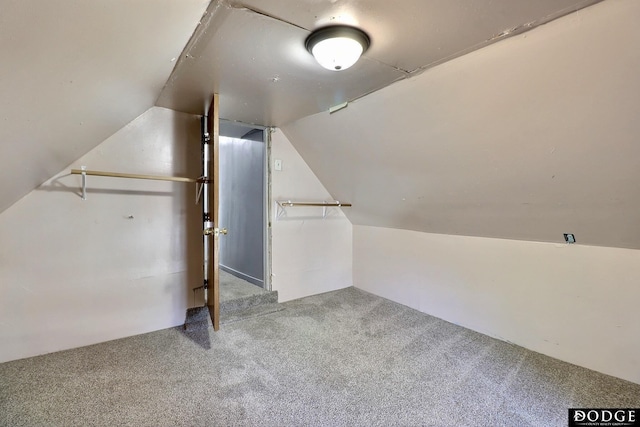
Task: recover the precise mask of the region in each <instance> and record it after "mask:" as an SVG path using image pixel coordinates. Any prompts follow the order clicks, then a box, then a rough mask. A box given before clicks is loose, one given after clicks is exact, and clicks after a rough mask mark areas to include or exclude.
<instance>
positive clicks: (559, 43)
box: [0, 0, 640, 248]
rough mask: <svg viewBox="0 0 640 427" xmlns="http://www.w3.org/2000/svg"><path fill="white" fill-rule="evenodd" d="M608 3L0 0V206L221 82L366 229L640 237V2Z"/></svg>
mask: <svg viewBox="0 0 640 427" xmlns="http://www.w3.org/2000/svg"><path fill="white" fill-rule="evenodd" d="M598 2H599V1H598V0H537V1H531V0H477V1H473V2H471V1H467V0H405V1H401V2H391V1H388V0H327V1H321V0H246V1H237V2H236V1H233V0H220V1H215V0H214V1H213V2H211V3H209V2H208V1H205V0H135V1H131V0H90V1H89V0H87V1H79V0H49V1H37V0H0V10H1V11H2V13H1V14H0V52H2V55H3V60H2V62H1V65H0V93H2V95H3V96H2V100H1V101H0V123H2V126H0V212H1V211H2V210H4V209H6V208H7V207H8V206H10V205H11V204H13V203H14V202H16V201H17V200H18V199H19V198H20V197H22V196H23V195H25V194H27V193H28V192H29V191H31V190H32V189H33V188H35V187H37V186H38V185H39V184H40V183H42V182H44V181H45V180H46V179H48V178H50V177H51V176H53V175H54V174H55V173H57V172H59V171H60V170H62V169H63V168H64V167H65V166H66V165H68V164H70V163H71V162H73V161H74V160H75V159H77V158H79V157H80V156H81V155H82V154H84V153H86V152H87V151H89V150H90V149H92V148H93V147H95V146H96V145H97V144H99V143H100V142H102V141H103V140H105V139H106V138H107V137H109V136H110V135H112V134H113V133H115V132H116V131H117V130H118V129H120V128H121V127H123V126H124V125H125V124H126V123H128V122H130V121H131V120H133V119H134V118H135V117H137V116H138V115H140V114H142V113H143V112H144V111H145V110H147V109H148V108H149V107H151V106H152V105H154V103H155V104H156V105H159V106H164V107H168V108H172V109H175V110H178V111H184V112H188V113H193V114H202V113H203V112H204V111H206V109H207V103H208V100H209V99H210V98H211V93H212V92H218V93H220V107H221V117H222V118H224V119H228V120H231V121H240V122H245V123H253V124H260V125H268V126H273V125H275V126H281V127H282V128H283V130H284V131H285V133H286V134H287V135H288V136H289V137H290V139H291V142H292V143H293V144H294V146H295V147H296V149H298V151H299V152H300V153H301V154H302V155H303V157H304V158H305V160H306V161H307V162H308V163H309V165H310V166H311V167H312V169H313V170H314V172H315V173H316V174H317V175H318V176H319V177H320V178H321V180H322V182H323V184H324V185H325V186H326V187H327V188H328V189H329V190H330V192H331V193H332V194H333V195H334V196H335V197H338V198H339V199H340V200H344V201H349V202H353V203H354V207H353V209H352V210H351V211H349V212H348V214H349V216H350V219H351V220H352V221H353V222H354V223H356V224H370V225H377V226H388V227H396V228H405V229H413V230H420V231H428V232H436V233H451V234H465V235H476V236H490V237H505V238H516V239H527V240H542V241H559V236H561V232H575V233H576V234H577V238H578V242H579V243H587V244H596V245H606V246H618V247H631V248H640V231H639V230H640V228H638V227H637V226H636V225H635V224H634V223H633V218H635V217H636V216H637V215H636V214H637V212H638V211H639V210H640V201H638V194H640V190H639V189H638V185H637V184H636V183H637V182H640V179H639V178H640V177H638V172H637V171H638V170H640V164H638V160H637V159H639V158H640V152H638V151H637V150H638V148H637V147H638V144H636V139H637V138H636V136H637V135H640V129H639V128H638V123H640V122H639V121H638V120H637V118H636V117H635V116H636V112H637V111H638V110H640V105H639V104H638V102H637V96H635V94H637V93H640V87H638V83H637V82H638V79H637V75H640V57H639V55H640V54H638V53H637V52H638V49H624V46H637V45H638V44H640V30H637V28H638V27H637V25H636V24H635V17H637V16H638V15H639V14H640V10H639V9H638V7H639V6H636V5H637V4H640V3H637V2H636V0H607V1H602V2H601V3H600V4H598V5H596V6H593V7H589V8H586V9H584V10H582V8H585V7H586V6H588V5H591V4H593V3H598ZM576 10H580V12H578V13H571V12H572V11H576ZM205 11H206V13H205ZM203 13H204V15H203ZM567 14H569V15H567ZM560 16H564V18H561V19H556V18H558V17H560ZM551 21H553V22H551ZM547 22H549V23H548V24H546V25H541V24H544V23H547ZM334 23H345V24H351V25H357V26H358V27H360V28H362V29H364V30H365V31H367V32H368V34H369V35H370V37H371V40H372V45H371V48H370V50H369V51H367V52H366V54H365V55H364V57H363V58H362V60H361V61H359V62H358V63H357V64H356V65H355V66H354V67H352V68H350V69H348V70H345V71H343V72H338V73H336V72H332V71H327V70H324V69H323V68H321V67H320V66H319V65H317V64H316V63H315V61H314V60H313V58H312V57H311V56H310V55H309V54H308V53H307V52H306V50H305V49H304V40H305V39H306V37H307V36H308V34H309V33H310V31H311V30H313V29H315V28H318V27H321V26H325V25H328V24H334ZM534 28H535V30H534V31H531V32H526V31H527V30H530V29H534ZM194 30H195V31H194ZM514 35H515V37H512V36H514ZM503 39H507V40H503ZM498 40H503V41H502V42H500V43H496V44H493V43H494V42H496V41H498ZM489 45H490V46H489ZM482 47H486V49H482V50H478V49H480V48H482ZM181 52H182V53H181ZM438 64H440V65H439V66H438V67H434V65H438ZM172 70H173V71H172ZM407 77H411V78H410V79H406V78H407ZM399 80H402V82H398V81H399ZM394 82H398V83H396V84H393V85H391V83H394ZM382 88H384V89H382ZM381 89H382V90H381ZM367 94H370V95H369V96H365V95H367ZM344 101H352V102H351V103H350V104H349V107H347V108H346V109H345V110H341V111H339V112H337V113H335V114H333V115H328V114H327V113H326V110H327V109H328V108H329V107H331V106H334V105H337V104H340V103H342V102H344Z"/></svg>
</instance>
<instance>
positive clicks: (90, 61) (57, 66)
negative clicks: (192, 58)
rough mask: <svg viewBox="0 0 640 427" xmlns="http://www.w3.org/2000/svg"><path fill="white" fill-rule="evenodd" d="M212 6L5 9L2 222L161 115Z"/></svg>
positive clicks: (20, 5)
mask: <svg viewBox="0 0 640 427" xmlns="http://www.w3.org/2000/svg"><path fill="white" fill-rule="evenodd" d="M208 3H209V2H208V0H180V1H176V0H134V1H132V0H86V1H79V0H46V1H42V0H0V53H1V54H2V60H1V61H0V94H2V98H1V100H0V212H2V211H3V210H4V209H6V208H7V207H9V206H11V205H12V204H13V203H15V202H16V201H17V200H18V199H20V198H21V197H22V196H24V195H25V194H27V193H28V192H29V191H31V190H33V189H34V188H35V187H37V186H38V185H39V184H41V183H42V182H44V181H45V180H47V179H49V178H50V177H52V176H53V175H54V174H56V173H58V172H59V171H60V170H62V169H63V168H64V167H65V166H67V165H69V164H70V163H71V162H72V161H74V160H75V159H77V158H79V157H80V156H81V155H83V154H84V153H86V152H88V151H89V150H90V149H92V148H93V147H95V146H96V145H98V144H99V143H100V142H102V141H104V140H105V139H106V138H107V137H109V136H110V135H112V134H113V133H115V132H116V131H117V130H118V129H120V128H121V127H123V126H124V125H125V124H127V123H128V122H130V121H131V120H133V119H134V118H136V117H137V116H138V115H140V114H142V113H143V112H144V111H146V110H147V109H148V108H150V107H151V106H153V104H154V103H155V101H156V99H157V97H158V95H159V93H160V91H161V90H162V87H163V85H164V84H165V82H166V80H167V78H168V77H169V75H170V73H171V70H172V69H173V67H174V65H175V59H177V57H178V56H179V55H180V52H181V51H182V49H183V48H184V46H185V44H186V43H187V41H188V40H189V37H190V36H191V34H192V33H193V30H194V28H195V26H196V23H197V22H198V20H199V19H200V17H201V16H202V14H203V12H204V11H205V10H206V7H207V5H208Z"/></svg>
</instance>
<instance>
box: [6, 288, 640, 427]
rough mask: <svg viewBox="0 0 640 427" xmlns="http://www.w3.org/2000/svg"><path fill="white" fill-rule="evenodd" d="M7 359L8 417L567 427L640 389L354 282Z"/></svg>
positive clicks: (109, 422) (634, 401)
mask: <svg viewBox="0 0 640 427" xmlns="http://www.w3.org/2000/svg"><path fill="white" fill-rule="evenodd" d="M284 306H285V310H283V311H280V312H277V313H273V314H269V315H265V316H262V317H258V318H253V319H249V320H246V321H241V322H236V323H232V324H229V325H226V326H225V327H223V329H222V330H221V331H220V332H218V333H213V331H212V330H211V329H209V330H204V331H197V332H194V333H192V334H191V335H188V334H186V333H184V332H183V331H182V330H181V328H175V329H168V330H163V331H159V332H154V333H150V334H145V335H139V336H136V337H131V338H125V339H121V340H116V341H112V342H108V343H103V344H98V345H94V346H90V347H84V348H79V349H75V350H69V351H64V352H59V353H54V354H50V355H46V356H40V357H35V358H31V359H25V360H20V361H15V362H9V363H4V364H1V365H0V425H2V426H89V425H91V426H94V425H95V426H198V425H201V426H429V425H430V426H465V425H467V426H517V427H522V426H529V425H531V426H545V427H546V426H566V425H567V408H569V407H640V385H637V384H632V383H629V382H625V381H622V380H619V379H616V378H612V377H609V376H606V375H602V374H598V373H596V372H593V371H589V370H586V369H583V368H579V367H577V366H574V365H570V364H568V363H564V362H560V361H558V360H554V359H551V358H549V357H546V356H542V355H540V354H537V353H533V352H530V351H527V350H525V349H523V348H520V347H517V346H514V345H510V344H508V343H505V342H501V341H498V340H495V339H492V338H489V337H487V336H484V335H481V334H478V333H475V332H472V331H470V330H468V329H465V328H462V327H459V326H456V325H453V324H450V323H447V322H444V321H442V320H439V319H437V318H434V317H430V316H427V315H424V314H421V313H419V312H417V311H414V310H411V309H409V308H407V307H404V306H401V305H398V304H395V303H392V302H390V301H387V300H385V299H382V298H379V297H376V296H373V295H370V294H367V293H365V292H362V291H359V290H357V289H354V288H348V289H344V290H341V291H336V292H331V293H328V294H323V295H318V296H313V297H309V298H304V299H301V300H297V301H292V302H288V303H285V304H284Z"/></svg>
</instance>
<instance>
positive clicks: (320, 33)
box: [305, 25, 370, 71]
mask: <svg viewBox="0 0 640 427" xmlns="http://www.w3.org/2000/svg"><path fill="white" fill-rule="evenodd" d="M369 44H370V40H369V36H367V34H366V33H365V32H364V31H362V30H359V29H357V28H354V27H348V26H345V25H334V26H331V27H324V28H320V29H318V30H316V31H314V32H313V33H311V34H310V35H309V37H307V40H306V42H305V46H306V48H307V50H308V51H309V52H311V54H312V55H313V56H314V58H316V61H318V63H319V64H320V65H322V66H323V67H324V68H326V69H327V70H331V71H341V70H346V69H347V68H349V67H351V66H352V65H353V64H355V63H356V62H357V61H358V59H359V58H360V55H362V54H363V53H364V52H365V51H366V50H367V48H368V47H369Z"/></svg>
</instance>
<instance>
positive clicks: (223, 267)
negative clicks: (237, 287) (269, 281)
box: [219, 264, 264, 289]
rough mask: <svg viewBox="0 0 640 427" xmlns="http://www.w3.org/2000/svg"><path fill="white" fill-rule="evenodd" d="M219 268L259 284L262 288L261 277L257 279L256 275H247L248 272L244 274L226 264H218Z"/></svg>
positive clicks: (262, 281)
mask: <svg viewBox="0 0 640 427" xmlns="http://www.w3.org/2000/svg"><path fill="white" fill-rule="evenodd" d="M219 267H220V269H222V270H224V271H226V272H227V273H229V274H233V275H234V276H236V277H238V278H240V279H242V280H246V281H247V282H249V283H253V284H254V285H256V286H260V287H261V288H262V289H264V280H262V279H258V278H257V277H253V276H249V275H248V274H244V273H243V272H241V271H238V270H234V269H233V268H231V267H227V266H226V265H222V264H219Z"/></svg>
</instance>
